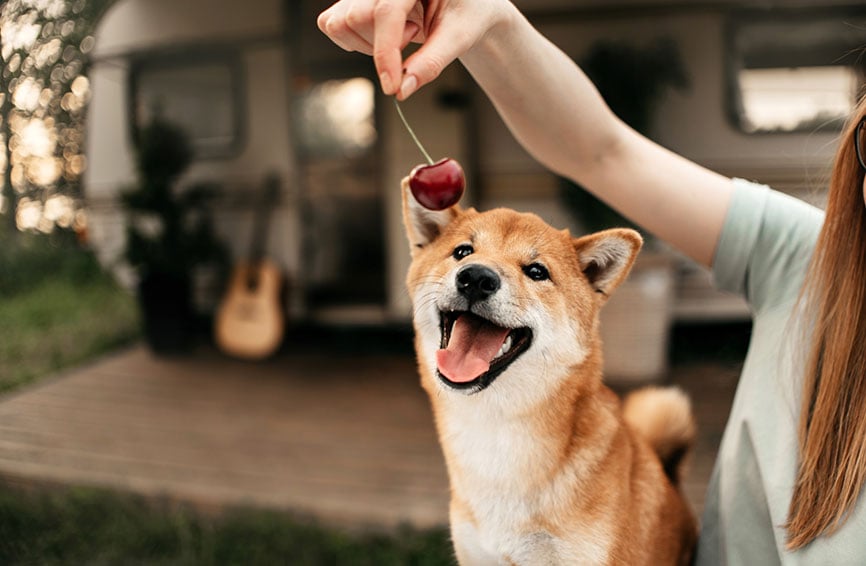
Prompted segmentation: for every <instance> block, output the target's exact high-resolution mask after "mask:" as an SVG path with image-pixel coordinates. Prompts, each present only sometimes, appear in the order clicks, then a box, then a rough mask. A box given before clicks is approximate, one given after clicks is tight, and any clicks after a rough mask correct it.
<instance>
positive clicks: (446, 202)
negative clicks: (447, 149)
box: [409, 157, 466, 210]
mask: <svg viewBox="0 0 866 566" xmlns="http://www.w3.org/2000/svg"><path fill="white" fill-rule="evenodd" d="M409 188H410V189H411V190H412V195H413V196H414V197H415V200H417V201H418V204H420V205H421V206H423V207H424V208H427V209H430V210H444V209H446V208H449V207H452V206H454V205H455V204H457V201H459V200H460V197H462V196H463V189H465V188H466V177H465V176H464V175H463V168H462V167H460V164H459V163H457V161H455V160H453V159H451V158H448V157H446V158H445V159H440V160H439V161H437V162H436V163H434V164H432V165H418V166H417V167H415V168H414V169H412V172H411V173H409Z"/></svg>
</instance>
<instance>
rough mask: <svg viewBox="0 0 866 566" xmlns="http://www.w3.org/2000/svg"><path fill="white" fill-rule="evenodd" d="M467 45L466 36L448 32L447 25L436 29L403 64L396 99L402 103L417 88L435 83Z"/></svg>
mask: <svg viewBox="0 0 866 566" xmlns="http://www.w3.org/2000/svg"><path fill="white" fill-rule="evenodd" d="M469 46H470V44H469V43H468V42H467V41H466V35H465V34H460V33H458V32H455V31H450V29H449V26H447V25H445V26H443V25H439V26H437V27H436V28H435V30H434V31H433V32H431V34H430V36H429V37H428V38H427V40H426V41H425V42H424V44H423V45H421V47H420V48H418V50H417V51H415V53H414V54H412V56H410V57H409V58H408V59H406V61H405V63H404V65H403V82H402V83H401V85H400V90H399V91H398V92H397V98H398V99H400V100H405V99H406V98H408V97H409V96H411V95H412V93H414V92H415V91H417V90H418V89H419V88H420V87H422V86H424V85H426V84H427V83H429V82H431V81H432V80H434V79H435V78H436V77H438V76H439V75H440V74H441V73H442V71H443V70H445V67H447V66H448V65H450V64H451V63H452V62H453V61H454V60H455V59H457V58H458V57H459V56H460V55H462V54H463V53H464V51H466V50H467V49H468V48H469Z"/></svg>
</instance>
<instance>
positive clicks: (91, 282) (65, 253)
mask: <svg viewBox="0 0 866 566" xmlns="http://www.w3.org/2000/svg"><path fill="white" fill-rule="evenodd" d="M0 246H2V247H3V251H2V252H0V297H2V298H0V328H2V329H3V330H2V341H0V394H2V393H8V392H9V391H12V390H13V389H17V388H19V387H21V386H23V385H25V384H28V383H32V382H33V381H35V380H37V379H39V378H42V377H46V376H49V375H52V374H54V373H56V372H57V371H59V370H62V369H64V368H67V367H70V366H73V365H76V364H80V363H83V362H85V361H87V360H89V359H92V358H93V357H95V356H98V355H100V354H103V353H105V352H108V351H111V350H113V349H115V348H117V347H118V346H120V345H123V344H126V343H129V342H131V341H132V340H133V339H134V338H136V337H137V336H138V315H137V311H136V305H135V301H134V299H133V297H132V296H131V295H130V294H129V293H128V292H127V291H125V290H123V289H121V288H120V286H118V285H117V283H115V282H114V280H113V279H112V278H111V277H110V276H109V275H107V274H105V273H104V272H103V271H102V270H101V269H100V267H99V265H98V264H97V263H96V260H95V259H94V258H93V256H92V255H91V254H90V253H89V252H88V251H87V250H85V249H83V248H81V247H79V246H77V245H75V244H74V243H72V242H70V241H68V240H67V239H61V241H59V242H58V241H56V240H55V239H51V238H48V237H46V236H35V235H29V234H25V235H22V236H20V238H18V239H15V240H13V241H9V240H6V239H3V238H0Z"/></svg>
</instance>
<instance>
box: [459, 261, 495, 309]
mask: <svg viewBox="0 0 866 566" xmlns="http://www.w3.org/2000/svg"><path fill="white" fill-rule="evenodd" d="M499 284H500V281H499V276H498V275H496V272H494V271H493V270H492V269H490V268H488V267H484V266H483V265H467V266H466V267H464V268H463V269H461V270H460V271H458V272H457V291H459V292H460V294H461V295H463V296H464V297H466V298H467V299H469V302H470V303H474V302H476V301H483V300H484V299H486V298H487V297H489V296H490V295H492V294H493V293H495V292H496V291H498V290H499Z"/></svg>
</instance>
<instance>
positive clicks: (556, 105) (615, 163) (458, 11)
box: [319, 0, 732, 266]
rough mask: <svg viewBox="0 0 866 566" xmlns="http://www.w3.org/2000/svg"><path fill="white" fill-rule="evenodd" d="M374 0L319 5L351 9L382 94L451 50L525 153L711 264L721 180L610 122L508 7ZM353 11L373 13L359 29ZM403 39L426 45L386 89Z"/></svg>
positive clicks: (411, 83)
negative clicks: (424, 8) (423, 8)
mask: <svg viewBox="0 0 866 566" xmlns="http://www.w3.org/2000/svg"><path fill="white" fill-rule="evenodd" d="M353 2H354V4H352V3H353ZM348 4H352V8H353V9H352V10H347V9H346V6H347V5H348ZM377 4H378V5H379V8H378V10H377V9H375V6H376V5H377ZM382 5H383V3H382V2H378V3H377V2H376V0H344V1H343V2H341V3H338V4H337V5H336V6H335V7H334V8H332V9H331V10H333V11H334V12H339V11H340V9H342V10H343V12H346V11H349V12H353V13H354V16H353V17H352V18H348V19H351V20H352V21H353V25H352V29H353V32H352V33H353V35H352V41H353V42H354V43H353V44H352V45H351V46H350V47H351V48H352V49H356V50H359V51H365V50H366V52H369V53H371V54H373V55H374V58H375V60H376V64H377V68H378V69H379V72H380V73H381V74H383V76H386V77H388V81H387V84H386V81H384V80H383V89H384V90H385V92H386V93H389V94H391V93H396V94H397V95H398V97H401V98H406V97H407V96H409V95H411V94H412V92H414V90H415V89H417V88H418V87H419V86H421V85H423V84H426V83H427V82H429V81H430V80H432V79H433V78H435V77H436V76H437V75H438V74H439V72H441V70H442V68H444V66H445V65H446V64H448V63H449V62H450V61H452V60H453V59H454V58H455V57H460V59H461V61H462V62H463V64H464V65H465V66H466V68H467V69H468V70H469V72H470V73H471V74H472V75H473V77H474V78H475V80H476V81H477V82H478V84H479V85H481V87H482V88H483V89H484V91H485V92H486V94H487V96H488V97H490V99H491V100H492V101H493V103H494V105H495V106H496V109H497V111H498V112H499V114H500V115H501V116H502V118H503V119H504V120H505V122H506V124H507V125H508V127H509V128H510V129H511V131H512V132H513V133H514V134H515V136H516V137H517V139H518V140H519V141H520V143H521V144H522V145H523V146H524V147H525V148H526V149H527V150H528V151H529V152H530V153H531V154H532V155H533V156H534V157H535V158H536V159H538V160H539V161H540V162H541V163H543V164H544V165H545V166H547V167H549V168H550V169H552V170H553V171H555V172H557V173H559V174H561V175H564V176H566V177H569V178H571V179H573V180H575V181H577V182H578V183H580V184H581V185H583V186H585V187H586V188H588V189H589V190H590V191H592V192H593V193H594V194H595V195H597V196H598V197H599V198H601V199H602V200H604V201H605V202H607V203H608V204H610V205H611V206H613V207H614V208H615V209H617V210H619V211H620V212H621V213H622V214H624V215H625V216H627V217H629V218H630V219H632V220H633V221H634V222H636V223H637V224H639V225H641V226H643V227H644V228H646V229H647V230H648V231H650V232H652V233H653V234H655V235H657V236H658V237H660V238H662V239H663V240H665V241H667V242H668V243H670V244H671V245H673V246H674V247H676V248H678V249H679V250H681V251H682V252H684V253H685V254H686V255H688V256H689V257H691V258H693V259H695V260H696V261H698V262H699V263H701V264H703V265H707V266H709V265H710V264H711V262H712V259H713V255H714V253H715V248H716V244H717V242H718V239H719V235H720V233H721V229H722V224H723V222H724V217H725V214H726V212H727V208H728V203H729V200H730V196H731V192H732V183H731V181H730V180H729V179H727V178H726V177H723V176H721V175H718V174H716V173H714V172H712V171H709V170H707V169H704V168H702V167H700V166H698V165H697V164H695V163H692V162H690V161H688V160H686V159H684V158H682V157H680V156H678V155H676V154H674V153H672V152H670V151H668V150H666V149H664V148H662V147H661V146H659V145H657V144H655V143H654V142H652V141H651V140H648V139H647V138H645V137H643V136H641V135H640V134H638V133H637V132H635V131H633V130H632V129H631V128H629V127H628V126H626V125H625V124H624V123H622V122H621V121H620V120H619V119H618V118H616V116H614V115H613V114H612V113H611V111H610V109H609V108H608V107H607V106H606V105H605V104H604V102H603V101H602V99H601V97H600V96H599V94H598V92H597V90H596V89H595V87H594V86H593V85H592V83H591V82H590V81H589V79H587V78H586V76H585V75H584V74H583V72H582V71H581V70H580V69H579V68H578V67H577V65H575V64H574V62H573V61H572V60H571V59H570V58H569V57H568V56H567V55H565V54H564V53H563V52H562V51H561V50H559V49H558V48H557V47H556V46H554V45H553V44H552V43H550V42H549V41H548V40H547V39H546V38H544V37H543V36H542V35H541V34H540V33H538V31H537V30H535V29H534V28H533V27H532V26H531V25H530V24H529V22H528V21H527V20H526V19H525V18H524V17H523V15H522V14H520V13H519V12H518V10H517V9H516V8H515V7H514V6H513V5H511V4H510V3H508V2H504V1H503V2H485V1H482V0H471V1H470V2H461V1H454V2H435V1H431V2H428V3H427V6H428V11H427V13H426V14H421V12H420V11H419V9H418V5H417V4H416V3H415V2H413V1H411V0H394V1H393V2H388V3H384V5H385V7H386V8H387V9H385V8H382ZM364 7H372V8H373V12H372V14H373V18H372V19H369V18H368V19H367V20H366V23H367V24H369V25H366V27H365V19H364V18H363V17H361V14H362V13H363V12H364V10H362V9H361V8H364ZM332 15H334V14H332ZM377 17H378V18H379V19H378V20H375V18H377ZM346 19H347V18H344V21H345V20H346ZM376 21H378V22H379V23H378V24H376V25H373V24H374V22H376ZM326 23H327V22H326ZM337 23H338V21H336V18H335V20H332V21H331V22H330V24H331V30H330V31H328V30H327V29H326V28H327V27H328V26H327V25H325V26H323V22H322V18H320V22H319V25H320V27H322V28H323V29H324V30H325V31H326V33H328V34H329V35H331V36H332V37H333V36H334V35H337V36H339V35H340V34H339V33H338V32H339V30H338V29H337V28H338V26H337ZM398 23H399V24H400V25H397V24H398ZM412 38H414V39H415V40H421V41H424V40H426V42H425V45H424V46H423V47H422V48H421V49H419V50H418V51H417V52H416V53H415V54H414V55H412V56H411V57H410V58H408V59H407V60H406V61H403V62H402V84H398V82H399V81H395V80H394V79H393V77H394V76H395V75H399V74H400V67H399V65H398V63H399V62H400V60H401V58H400V57H399V50H400V49H401V48H402V47H403V46H404V45H405V44H406V43H407V42H408V41H409V40H410V39H412ZM365 41H366V42H367V43H366V45H365V44H364V42H365ZM346 42H348V40H346ZM395 56H396V58H395Z"/></svg>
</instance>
